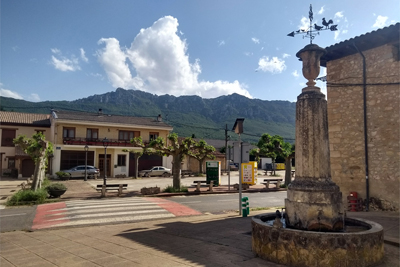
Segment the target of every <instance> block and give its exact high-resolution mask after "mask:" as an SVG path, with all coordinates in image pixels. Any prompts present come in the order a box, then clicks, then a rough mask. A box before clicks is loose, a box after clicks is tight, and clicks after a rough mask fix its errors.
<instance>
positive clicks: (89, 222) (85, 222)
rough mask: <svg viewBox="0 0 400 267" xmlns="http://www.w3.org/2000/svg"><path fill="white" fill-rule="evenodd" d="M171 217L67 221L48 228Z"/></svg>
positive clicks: (167, 215) (155, 217)
mask: <svg viewBox="0 0 400 267" xmlns="http://www.w3.org/2000/svg"><path fill="white" fill-rule="evenodd" d="M172 217H175V215H173V214H172V213H164V214H151V215H140V216H125V217H114V218H101V219H96V220H77V221H69V222H63V223H60V224H56V225H50V226H48V227H56V226H77V225H85V224H102V223H117V222H130V221H141V220H149V219H160V218H172Z"/></svg>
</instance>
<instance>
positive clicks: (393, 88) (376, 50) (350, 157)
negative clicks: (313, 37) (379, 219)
mask: <svg viewBox="0 0 400 267" xmlns="http://www.w3.org/2000/svg"><path fill="white" fill-rule="evenodd" d="M399 29H400V24H399V23H397V24H395V25H392V26H389V27H386V28H383V29H380V30H377V31H373V32H370V33H367V34H364V35H361V36H358V37H355V38H352V39H350V40H346V41H343V42H341V43H338V44H335V45H332V46H330V47H327V48H326V50H327V52H328V53H327V55H326V56H325V57H324V58H322V59H321V65H322V66H326V68H327V99H328V125H329V142H330V157H331V170H332V179H333V181H334V182H335V183H336V184H338V185H339V186H340V188H341V190H342V193H343V197H344V199H343V201H346V197H347V196H348V195H349V194H350V192H357V193H358V196H359V197H361V198H363V199H366V198H367V194H369V198H374V199H375V200H377V202H378V204H379V205H380V206H381V207H380V208H381V209H384V210H393V209H397V210H398V209H399V183H400V168H399V165H400V147H399V144H400V132H399V130H400V74H399V70H400V61H399V57H400V55H399Z"/></svg>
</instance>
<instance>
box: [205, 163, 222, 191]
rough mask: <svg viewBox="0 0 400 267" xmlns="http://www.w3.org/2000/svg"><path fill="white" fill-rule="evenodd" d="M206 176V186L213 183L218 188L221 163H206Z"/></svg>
mask: <svg viewBox="0 0 400 267" xmlns="http://www.w3.org/2000/svg"><path fill="white" fill-rule="evenodd" d="M206 176H207V184H210V182H211V181H213V184H214V185H215V186H219V185H220V183H221V162H220V161H206Z"/></svg>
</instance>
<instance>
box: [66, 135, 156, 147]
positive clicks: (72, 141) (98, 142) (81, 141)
mask: <svg viewBox="0 0 400 267" xmlns="http://www.w3.org/2000/svg"><path fill="white" fill-rule="evenodd" d="M143 143H144V144H147V143H149V141H148V140H146V141H143ZM63 144H64V145H81V146H85V145H88V146H103V139H90V138H83V137H75V138H69V137H68V138H66V137H64V138H63ZM107 145H108V146H109V147H113V146H114V147H134V145H132V143H131V142H130V141H129V140H118V139H108V142H107Z"/></svg>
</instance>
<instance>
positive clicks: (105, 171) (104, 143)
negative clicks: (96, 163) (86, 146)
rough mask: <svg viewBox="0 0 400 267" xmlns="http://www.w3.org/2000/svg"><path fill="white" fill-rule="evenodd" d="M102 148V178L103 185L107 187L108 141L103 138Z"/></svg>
mask: <svg viewBox="0 0 400 267" xmlns="http://www.w3.org/2000/svg"><path fill="white" fill-rule="evenodd" d="M103 146H104V168H103V171H104V176H103V185H107V147H108V139H107V137H105V138H104V139H103Z"/></svg>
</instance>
